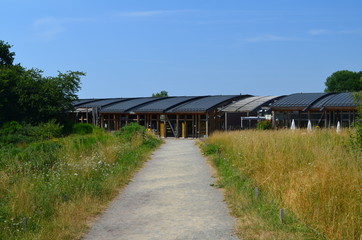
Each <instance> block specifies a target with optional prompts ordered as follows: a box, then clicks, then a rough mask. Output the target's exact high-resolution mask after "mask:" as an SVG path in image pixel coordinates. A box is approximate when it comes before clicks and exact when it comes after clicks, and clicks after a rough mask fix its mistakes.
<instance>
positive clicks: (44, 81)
mask: <svg viewBox="0 0 362 240" xmlns="http://www.w3.org/2000/svg"><path fill="white" fill-rule="evenodd" d="M10 48H11V46H10V45H9V44H7V43H6V44H5V43H4V42H3V41H0V63H1V64H0V112H1V114H0V125H1V124H3V123H5V122H9V121H18V122H27V123H31V124H39V123H40V122H47V121H49V120H51V119H55V120H57V121H62V120H63V119H65V113H66V111H67V110H70V109H72V108H73V104H72V103H73V101H74V100H76V99H78V97H77V95H76V93H77V92H78V91H79V89H80V77H81V76H84V75H85V74H84V73H83V72H73V71H68V72H66V73H61V72H59V73H58V76H56V77H44V76H43V75H42V73H43V72H42V71H41V70H38V69H30V70H27V69H25V68H24V67H22V66H21V65H20V64H17V65H13V64H12V63H13V60H14V58H13V57H14V56H15V53H13V52H11V51H10Z"/></svg>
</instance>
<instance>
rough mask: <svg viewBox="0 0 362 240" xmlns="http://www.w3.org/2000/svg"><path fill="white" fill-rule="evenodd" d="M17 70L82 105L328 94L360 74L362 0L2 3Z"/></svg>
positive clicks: (1, 28) (2, 22)
mask: <svg viewBox="0 0 362 240" xmlns="http://www.w3.org/2000/svg"><path fill="white" fill-rule="evenodd" d="M1 8H2V10H1V14H0V39H1V40H4V41H5V42H9V43H10V44H11V45H13V46H14V47H13V48H12V50H13V51H14V52H15V53H16V58H15V62H16V63H21V64H22V65H23V66H25V67H27V68H38V69H41V70H43V71H44V74H45V75H47V76H55V75H56V74H57V71H61V72H65V71H67V70H73V71H84V72H86V74H87V75H86V76H85V77H83V78H82V90H81V91H80V92H79V97H80V98H100V97H135V96H150V95H151V94H152V93H155V92H159V91H161V90H166V91H168V92H169V94H170V95H176V96H182V95H210V94H224V95H227V94H240V93H243V94H254V95H282V94H291V93H296V92H321V91H323V90H324V82H325V79H326V78H327V77H328V76H329V75H330V74H332V73H333V72H335V71H338V70H345V69H346V70H351V71H361V70H362V64H361V63H362V1H360V0H344V1H336V0H328V1H327V0H319V1H318V0H314V1H311V0H304V1H298V0H295V1H291V0H288V1H286V0H285V1H282V0H280V1H273V0H260V1H258V0H256V1H250V0H249V1H244V0H223V1H221V0H218V1H215V0H192V1H191V0H178V1H176V0H167V1H166V0H132V1H131V0H129V1H123V0H107V1H98V0H97V1H96V0H94V1H89V0H88V1H86V0H71V1H70V0H1Z"/></svg>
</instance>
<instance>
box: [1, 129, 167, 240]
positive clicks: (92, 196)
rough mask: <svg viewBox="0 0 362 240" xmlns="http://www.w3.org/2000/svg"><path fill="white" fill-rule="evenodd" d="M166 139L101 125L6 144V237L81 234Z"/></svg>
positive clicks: (3, 171)
mask: <svg viewBox="0 0 362 240" xmlns="http://www.w3.org/2000/svg"><path fill="white" fill-rule="evenodd" d="M160 143H161V142H160V140H158V139H156V138H155V137H153V136H152V135H149V134H147V133H145V131H144V129H142V128H140V129H138V130H137V131H134V132H132V134H131V135H127V140H126V139H125V138H124V137H123V135H122V134H110V133H105V132H103V131H102V130H100V129H95V130H94V132H93V133H92V134H89V135H72V136H69V137H66V138H59V139H58V138H57V139H51V140H47V141H40V142H33V143H30V144H27V145H25V146H23V145H21V146H15V145H6V146H3V147H2V148H1V149H0V239H8V240H12V239H78V238H80V236H81V235H82V233H83V232H84V231H86V230H87V228H88V223H89V222H90V221H91V220H92V218H93V217H94V216H95V215H96V214H97V213H99V212H100V211H101V210H102V209H104V208H105V206H106V203H107V202H109V201H110V200H111V199H112V198H113V197H115V196H116V194H117V193H118V191H119V189H120V188H121V187H122V186H124V185H125V184H127V183H128V182H129V180H130V179H131V177H132V176H133V174H134V173H135V171H136V170H137V169H139V168H140V167H141V166H142V164H143V163H144V162H145V161H146V160H147V158H148V155H149V154H150V152H151V151H152V150H154V149H155V148H156V147H157V146H158V145H159V144H160Z"/></svg>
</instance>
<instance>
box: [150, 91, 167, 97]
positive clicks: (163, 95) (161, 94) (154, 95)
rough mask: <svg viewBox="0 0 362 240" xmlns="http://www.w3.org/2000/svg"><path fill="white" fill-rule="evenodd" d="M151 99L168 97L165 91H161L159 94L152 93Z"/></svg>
mask: <svg viewBox="0 0 362 240" xmlns="http://www.w3.org/2000/svg"><path fill="white" fill-rule="evenodd" d="M152 97H168V92H167V91H165V90H162V91H161V92H159V93H152Z"/></svg>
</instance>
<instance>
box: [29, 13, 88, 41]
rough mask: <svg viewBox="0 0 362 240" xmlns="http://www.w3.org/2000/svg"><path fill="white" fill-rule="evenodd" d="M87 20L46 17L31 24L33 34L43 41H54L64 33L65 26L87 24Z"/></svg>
mask: <svg viewBox="0 0 362 240" xmlns="http://www.w3.org/2000/svg"><path fill="white" fill-rule="evenodd" d="M89 21H91V19H89V18H55V17H46V18H40V19H36V20H35V21H34V22H33V29H34V31H35V34H36V35H37V36H38V37H39V38H40V39H42V40H44V41H50V40H53V39H55V38H56V37H57V36H59V34H61V33H62V32H64V31H66V26H67V25H68V24H71V23H76V22H89Z"/></svg>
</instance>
